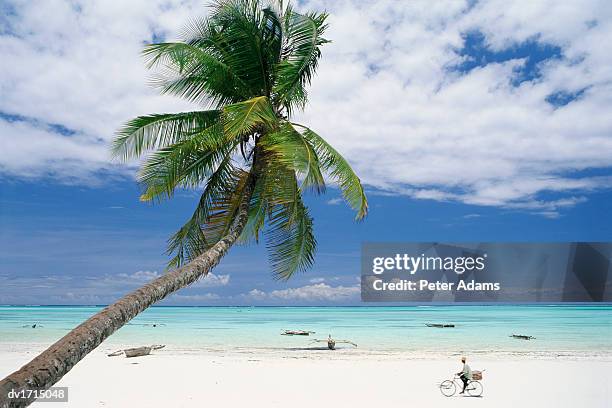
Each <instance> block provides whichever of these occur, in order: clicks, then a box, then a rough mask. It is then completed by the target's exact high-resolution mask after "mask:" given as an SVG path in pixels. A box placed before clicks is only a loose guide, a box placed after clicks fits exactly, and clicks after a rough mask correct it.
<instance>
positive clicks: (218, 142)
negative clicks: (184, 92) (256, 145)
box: [138, 124, 237, 201]
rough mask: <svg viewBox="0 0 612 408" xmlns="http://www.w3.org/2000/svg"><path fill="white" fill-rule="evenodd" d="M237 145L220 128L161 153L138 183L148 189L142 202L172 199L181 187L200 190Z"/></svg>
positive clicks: (150, 160) (149, 161) (148, 162)
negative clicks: (198, 188) (202, 184)
mask: <svg viewBox="0 0 612 408" xmlns="http://www.w3.org/2000/svg"><path fill="white" fill-rule="evenodd" d="M236 145H237V141H236V140H234V141H231V140H226V139H225V135H224V134H223V132H222V130H221V125H220V124H218V125H215V126H213V127H211V128H208V129H206V130H205V131H204V132H202V133H199V134H197V135H196V136H195V137H193V138H191V139H188V140H184V141H182V142H179V143H175V144H173V145H171V146H168V147H165V148H163V149H159V150H158V151H157V152H155V153H154V154H153V155H151V157H149V158H148V159H147V160H146V161H145V163H144V164H143V165H142V168H141V170H140V172H139V176H138V179H139V182H140V183H141V184H142V185H143V187H144V193H143V194H142V196H141V200H143V201H151V200H155V199H163V198H170V197H172V195H173V193H174V190H175V189H176V188H177V187H179V186H180V187H184V188H194V187H198V186H199V185H200V184H201V183H203V182H204V181H205V180H206V179H207V178H208V177H210V176H211V175H212V174H213V172H214V171H215V169H216V168H217V166H218V165H219V163H220V162H221V161H222V160H223V159H224V158H225V157H226V156H228V155H230V154H231V153H232V151H233V150H234V149H235V147H236Z"/></svg>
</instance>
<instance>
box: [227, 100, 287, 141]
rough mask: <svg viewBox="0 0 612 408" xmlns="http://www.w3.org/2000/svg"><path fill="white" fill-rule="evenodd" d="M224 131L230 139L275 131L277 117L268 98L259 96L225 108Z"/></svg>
mask: <svg viewBox="0 0 612 408" xmlns="http://www.w3.org/2000/svg"><path fill="white" fill-rule="evenodd" d="M223 119H224V126H223V129H224V131H225V134H226V135H227V136H228V137H229V138H236V137H240V136H245V135H249V134H253V133H255V132H256V131H258V130H259V131H264V130H267V129H273V128H275V127H276V124H277V121H278V119H277V117H276V114H275V113H274V109H273V108H272V105H270V102H269V100H268V98H267V97H265V96H258V97H256V98H252V99H249V100H247V101H244V102H240V103H235V104H232V105H227V106H226V107H225V108H223Z"/></svg>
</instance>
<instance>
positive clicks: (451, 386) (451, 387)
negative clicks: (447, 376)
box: [440, 380, 457, 397]
mask: <svg viewBox="0 0 612 408" xmlns="http://www.w3.org/2000/svg"><path fill="white" fill-rule="evenodd" d="M440 392H441V393H442V395H444V396H445V397H452V396H453V395H455V392H457V386H456V385H455V383H454V382H453V381H451V380H446V381H442V384H440Z"/></svg>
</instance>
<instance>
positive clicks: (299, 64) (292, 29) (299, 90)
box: [274, 9, 328, 112]
mask: <svg viewBox="0 0 612 408" xmlns="http://www.w3.org/2000/svg"><path fill="white" fill-rule="evenodd" d="M326 19H327V14H326V13H321V14H308V15H302V14H299V13H296V12H293V11H292V10H291V9H290V10H288V12H287V13H286V14H285V39H284V45H283V50H282V60H281V61H280V63H279V64H278V66H277V69H276V73H277V80H276V83H275V87H274V93H275V94H276V96H277V98H278V100H279V103H281V104H283V105H284V106H285V108H286V109H287V111H288V112H291V111H292V110H293V107H294V106H295V107H298V108H303V107H304V106H305V103H306V95H307V94H306V90H305V88H304V87H305V86H306V85H308V84H310V81H311V80H312V77H313V75H314V73H315V71H316V69H317V65H318V60H319V58H320V56H321V51H320V49H319V47H320V46H321V45H323V44H325V43H327V42H328V40H326V39H325V38H323V37H322V35H323V32H324V31H325V29H326V28H327V25H326V24H325V20H326Z"/></svg>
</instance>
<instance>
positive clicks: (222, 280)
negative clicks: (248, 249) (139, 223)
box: [101, 271, 230, 288]
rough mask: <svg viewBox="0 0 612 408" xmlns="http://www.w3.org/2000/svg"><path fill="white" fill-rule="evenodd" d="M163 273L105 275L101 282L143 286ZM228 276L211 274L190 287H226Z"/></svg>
mask: <svg viewBox="0 0 612 408" xmlns="http://www.w3.org/2000/svg"><path fill="white" fill-rule="evenodd" d="M162 275H163V273H160V272H157V271H138V272H134V273H132V274H126V273H120V274H117V275H107V276H105V277H103V278H101V279H102V282H109V283H110V282H115V283H121V284H144V283H147V282H150V281H152V280H153V279H155V278H159V277H160V276H162ZM229 280H230V275H217V274H214V273H212V272H210V273H208V274H207V275H206V276H204V277H203V278H201V279H199V280H198V281H196V282H195V283H193V284H192V285H191V286H190V287H192V288H196V287H200V288H207V287H218V286H226V285H227V284H229Z"/></svg>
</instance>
